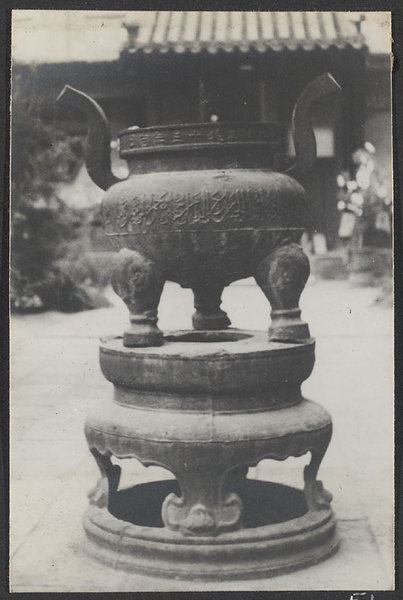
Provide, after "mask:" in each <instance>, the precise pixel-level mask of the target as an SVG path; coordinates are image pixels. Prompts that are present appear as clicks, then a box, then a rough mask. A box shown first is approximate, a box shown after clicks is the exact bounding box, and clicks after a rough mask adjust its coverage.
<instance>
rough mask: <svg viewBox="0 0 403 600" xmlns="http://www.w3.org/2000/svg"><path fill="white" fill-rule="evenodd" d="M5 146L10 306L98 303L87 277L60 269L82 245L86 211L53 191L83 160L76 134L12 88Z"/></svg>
mask: <svg viewBox="0 0 403 600" xmlns="http://www.w3.org/2000/svg"><path fill="white" fill-rule="evenodd" d="M13 96H14V97H13V108H12V147H11V264H12V268H11V295H10V300H11V309H12V310H16V311H32V310H35V311H37V310H46V309H55V310H61V311H68V312H71V311H77V310H83V309H89V308H95V307H96V306H98V305H99V304H101V305H102V304H104V302H103V301H102V299H101V295H100V294H98V296H99V297H98V296H97V294H96V293H95V290H94V289H93V288H94V286H93V283H94V282H91V277H86V278H81V280H79V279H76V278H75V277H74V276H72V274H71V273H69V269H68V268H66V261H67V263H68V261H69V260H75V259H76V258H77V256H79V255H81V254H82V252H83V251H84V250H85V249H86V243H87V242H86V241H85V239H86V236H85V232H86V231H87V229H88V219H89V218H90V217H89V215H88V214H87V213H88V211H85V210H76V209H73V208H71V207H69V206H67V204H66V203H65V202H63V201H62V200H61V199H60V198H59V197H58V196H57V194H56V191H55V190H56V184H57V182H60V181H72V180H73V179H74V178H75V176H76V175H77V172H78V170H79V169H80V167H81V165H82V164H83V145H82V142H81V139H80V138H79V137H77V136H73V135H71V134H68V133H67V132H63V131H56V130H55V128H54V127H52V126H50V125H48V124H46V123H45V122H43V120H41V118H40V117H39V116H38V115H39V112H40V111H39V108H40V107H38V106H37V105H35V103H32V100H30V101H29V103H28V100H27V99H26V98H25V97H24V95H23V94H19V93H18V85H17V86H16V92H15V93H14V90H13Z"/></svg>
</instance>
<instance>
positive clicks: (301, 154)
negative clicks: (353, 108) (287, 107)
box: [285, 73, 341, 177]
mask: <svg viewBox="0 0 403 600" xmlns="http://www.w3.org/2000/svg"><path fill="white" fill-rule="evenodd" d="M336 92H337V93H339V94H340V92H341V87H340V86H339V84H338V83H337V81H336V80H335V79H334V78H333V77H332V75H330V73H324V74H323V75H320V76H319V77H317V78H316V79H314V80H313V81H311V83H309V84H308V85H307V86H306V88H305V89H304V90H303V92H302V93H301V95H300V96H299V98H298V100H297V102H296V104H295V107H294V111H293V115H292V129H291V131H292V136H293V139H294V146H295V154H296V162H295V164H294V165H293V166H292V167H290V168H289V169H287V170H286V171H285V172H286V173H287V174H288V175H291V176H292V177H298V176H300V175H303V174H305V173H306V172H307V171H309V169H311V168H312V166H313V164H314V162H315V160H316V139H315V134H314V131H313V129H312V125H311V122H310V119H309V110H310V108H311V106H312V104H313V103H314V102H316V100H319V98H322V97H323V96H327V95H329V94H334V93H336Z"/></svg>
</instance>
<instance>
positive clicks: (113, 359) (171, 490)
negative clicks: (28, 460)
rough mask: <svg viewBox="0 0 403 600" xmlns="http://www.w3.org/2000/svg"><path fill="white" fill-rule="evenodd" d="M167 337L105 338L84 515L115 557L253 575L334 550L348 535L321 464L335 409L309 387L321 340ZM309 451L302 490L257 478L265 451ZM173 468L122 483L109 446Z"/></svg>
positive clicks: (165, 570)
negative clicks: (155, 341) (108, 386)
mask: <svg viewBox="0 0 403 600" xmlns="http://www.w3.org/2000/svg"><path fill="white" fill-rule="evenodd" d="M165 342H166V343H165V345H164V347H160V348H136V349H128V348H125V347H124V346H123V344H122V340H121V339H120V338H109V339H108V340H105V341H103V342H102V345H101V367H102V370H103V373H104V375H105V376H106V378H107V379H109V381H111V382H112V383H113V384H114V387H115V392H114V401H113V402H106V403H105V404H102V405H99V406H98V407H97V409H96V410H94V411H93V413H92V414H91V415H88V418H87V421H86V428H85V432H86V437H87V442H88V445H89V447H90V449H91V452H92V453H93V455H94V458H95V459H96V461H97V463H98V466H99V468H100V471H101V479H100V480H99V481H98V483H97V485H96V487H95V488H94V489H93V490H92V492H91V493H90V496H89V497H90V508H89V510H88V511H87V514H86V516H85V519H84V527H85V530H86V533H87V536H88V538H89V541H90V544H89V552H90V553H91V554H92V555H93V556H94V557H96V558H97V559H99V560H101V561H102V562H104V563H107V564H109V565H112V566H114V567H115V568H122V569H128V570H136V571H139V572H143V573H145V574H149V575H157V576H162V577H168V578H183V579H206V580H207V579H220V580H222V579H246V578H257V577H266V576H270V575H275V574H278V573H282V572H286V571H290V570H294V569H297V568H300V567H303V566H307V565H309V564H312V563H316V562H318V561H320V560H323V559H324V558H326V557H327V556H329V555H330V554H331V553H332V552H334V551H335V550H336V548H337V539H336V533H335V518H334V515H333V512H332V510H331V507H330V502H331V499H332V498H331V494H329V492H327V491H326V489H324V487H323V485H322V483H321V481H318V480H317V473H318V469H319V466H320V463H321V461H322V458H323V456H324V454H325V452H326V449H327V446H328V444H329V442H330V438H331V434H332V421H331V417H330V415H329V413H328V412H327V411H326V410H325V409H324V408H323V407H321V406H320V405H319V404H317V403H315V402H311V401H308V400H306V399H304V398H303V396H302V395H301V391H300V385H301V383H302V381H304V380H305V379H306V378H307V377H308V376H309V374H310V373H311V370H312V367H313V362H314V342H313V340H308V341H306V342H300V343H295V342H288V343H284V342H269V341H268V340H267V337H266V336H265V335H264V334H262V333H260V332H251V331H238V330H227V331H225V332H223V331H218V332H207V331H206V332H179V333H177V334H170V335H166V336H165ZM308 452H309V453H310V454H311V460H310V462H309V464H308V465H307V466H306V467H305V470H304V482H305V485H304V489H303V490H296V489H293V488H290V487H287V486H282V485H278V484H274V483H269V482H264V481H254V480H249V479H247V478H246V475H247V471H248V467H250V466H256V465H257V464H258V463H259V462H260V461H261V460H263V459H274V460H280V461H282V460H285V459H287V458H288V457H290V456H294V457H298V456H302V455H304V454H306V453H308ZM113 457H116V458H118V459H137V460H138V461H140V462H141V463H142V464H143V465H144V466H150V465H156V466H159V467H163V468H165V469H167V470H168V471H170V472H171V473H172V474H173V476H174V477H175V479H174V480H167V481H160V482H154V483H147V484H142V485H137V486H135V487H134V488H130V489H126V490H121V489H119V481H120V471H121V468H120V467H119V466H118V465H115V464H113V462H112V460H111V459H112V458H113Z"/></svg>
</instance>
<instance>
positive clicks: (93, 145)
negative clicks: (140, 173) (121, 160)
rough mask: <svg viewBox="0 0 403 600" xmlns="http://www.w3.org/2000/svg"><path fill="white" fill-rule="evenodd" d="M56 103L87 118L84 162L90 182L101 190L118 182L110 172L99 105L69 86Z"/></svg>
mask: <svg viewBox="0 0 403 600" xmlns="http://www.w3.org/2000/svg"><path fill="white" fill-rule="evenodd" d="M56 102H57V103H59V104H60V105H61V106H66V107H68V108H75V109H77V110H78V111H80V112H81V113H83V114H84V115H85V116H86V117H87V118H88V138H87V146H86V151H85V162H86V166H87V170H88V174H89V176H90V177H91V179H92V181H93V182H94V183H95V184H96V185H97V186H98V187H100V188H102V189H103V190H106V189H108V188H109V187H110V186H111V185H112V184H113V183H116V182H118V181H120V179H119V178H118V177H116V176H115V175H114V174H113V173H112V170H111V156H110V141H111V134H110V128H109V122H108V119H107V118H106V116H105V113H104V111H103V110H102V108H101V107H100V106H99V104H97V103H96V102H95V100H93V99H92V98H90V96H87V94H84V92H80V91H79V90H76V89H74V88H72V87H70V86H69V85H66V86H65V87H64V89H63V91H62V92H61V94H60V95H59V96H58V98H57V99H56Z"/></svg>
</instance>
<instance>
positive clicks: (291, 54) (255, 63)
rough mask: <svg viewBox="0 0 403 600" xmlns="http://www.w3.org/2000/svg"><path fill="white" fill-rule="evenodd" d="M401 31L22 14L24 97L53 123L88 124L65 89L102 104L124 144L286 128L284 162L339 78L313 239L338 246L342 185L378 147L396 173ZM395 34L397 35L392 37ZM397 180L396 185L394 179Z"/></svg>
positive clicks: (131, 15)
mask: <svg viewBox="0 0 403 600" xmlns="http://www.w3.org/2000/svg"><path fill="white" fill-rule="evenodd" d="M389 30H390V20H389V15H388V13H344V12H257V11H255V12H231V11H225V12H224V11H221V12H215V11H208V12H197V11H183V12H174V11H39V10H28V11H27V10H17V11H13V85H14V86H16V87H17V86H18V87H19V89H21V90H23V92H24V93H25V94H35V95H36V97H37V98H38V101H39V102H40V104H41V118H43V120H44V121H46V122H56V121H57V122H60V121H61V120H63V119H65V120H66V121H67V120H70V123H71V125H70V126H71V128H72V131H74V133H79V134H84V132H85V123H84V121H83V122H80V121H77V118H75V120H74V121H72V119H71V117H72V115H70V114H66V113H63V112H62V111H61V110H59V109H58V111H57V113H56V112H55V105H54V100H55V98H56V97H57V95H58V94H59V93H60V91H61V89H62V88H63V86H64V85H65V84H69V85H71V86H73V87H75V88H78V89H79V90H81V91H83V92H85V93H87V94H89V95H91V96H92V97H93V98H94V99H95V100H96V101H97V102H98V103H99V104H100V105H101V106H102V107H103V109H104V110H105V113H106V114H107V116H108V117H109V119H110V122H111V128H112V137H113V140H114V141H113V142H112V153H113V165H114V169H115V170H117V171H118V172H119V174H120V175H122V174H124V172H125V168H126V167H125V163H124V161H120V160H119V158H118V155H117V142H116V139H117V133H118V132H119V131H120V130H122V129H124V128H125V127H127V126H132V125H138V126H140V127H144V126H150V125H158V124H170V123H191V122H203V121H210V120H211V119H213V120H214V119H218V120H220V121H279V122H281V123H283V125H284V139H283V146H284V151H285V152H291V153H292V152H293V147H292V141H291V136H290V123H291V116H292V109H293V106H294V104H295V101H296V99H297V97H298V95H299V94H300V92H301V91H302V89H303V88H304V87H305V85H306V84H308V83H309V82H310V81H311V80H312V79H313V78H315V77H316V76H318V75H320V74H322V73H324V72H329V73H331V74H332V75H333V77H334V78H335V79H336V80H337V82H338V83H339V84H340V85H341V87H342V89H343V99H342V102H341V105H337V103H336V102H335V101H334V100H332V99H331V98H329V100H328V101H325V102H322V103H321V105H320V107H319V106H318V107H317V108H314V110H313V111H312V122H313V126H314V130H315V134H316V140H317V148H318V161H317V165H316V166H315V168H314V170H313V171H312V173H311V174H310V175H309V177H308V178H307V179H306V180H305V181H304V182H303V183H304V185H305V186H306V188H307V190H308V193H309V194H310V197H311V205H312V229H311V234H313V233H317V232H319V233H321V234H323V236H324V237H325V239H326V244H327V247H328V248H330V249H331V248H333V247H335V246H336V245H337V231H338V224H339V220H340V216H339V213H338V210H337V182H336V179H337V174H338V173H340V172H341V171H342V170H343V169H345V168H346V167H347V166H348V165H349V161H350V158H351V155H352V153H353V152H354V151H355V150H356V149H357V148H359V147H360V146H362V145H363V143H364V142H365V141H369V142H371V143H372V144H373V145H374V146H375V148H376V151H377V160H378V163H379V164H380V166H381V167H383V168H384V169H386V170H387V171H388V172H389V173H390V163H391V108H390V107H391V99H390V88H391V86H390V48H389V45H388V44H387V43H386V44H385V39H387V40H388V39H389V35H388V32H389ZM385 32H386V33H385ZM389 179H390V175H389Z"/></svg>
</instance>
